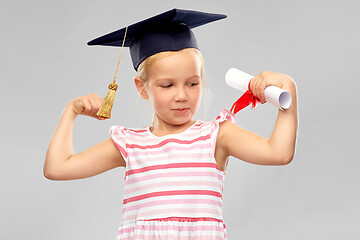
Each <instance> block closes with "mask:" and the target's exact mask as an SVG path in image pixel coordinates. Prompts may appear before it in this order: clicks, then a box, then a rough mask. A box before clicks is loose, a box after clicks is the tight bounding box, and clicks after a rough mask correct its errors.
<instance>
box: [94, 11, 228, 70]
mask: <svg viewBox="0 0 360 240" xmlns="http://www.w3.org/2000/svg"><path fill="white" fill-rule="evenodd" d="M223 18H226V15H223V14H214V13H205V12H198V11H192V10H182V9H172V10H169V11H166V12H164V13H161V14H159V15H156V16H154V17H151V18H148V19H145V20H143V21H140V22H138V23H135V24H132V25H130V26H128V29H127V34H126V39H125V42H124V47H129V48H130V54H131V59H132V62H133V66H134V69H135V70H137V67H138V66H139V65H140V63H141V62H142V61H143V60H145V59H146V58H147V57H150V56H151V55H154V54H155V53H159V52H164V51H178V50H181V49H184V48H191V47H193V48H198V45H197V42H196V39H195V36H194V34H193V32H192V31H191V29H192V28H195V27H198V26H201V25H204V24H207V23H210V22H213V21H216V20H220V19H223ZM125 30H126V28H122V29H119V30H117V31H114V32H111V33H109V34H106V35H104V36H101V37H98V38H96V39H94V40H92V41H90V42H88V45H102V46H115V47H120V46H122V43H123V39H124V36H125Z"/></svg>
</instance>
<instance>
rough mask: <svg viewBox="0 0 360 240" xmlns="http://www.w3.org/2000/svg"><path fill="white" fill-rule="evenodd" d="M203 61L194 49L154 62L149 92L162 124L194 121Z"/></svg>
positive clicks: (159, 121)
mask: <svg viewBox="0 0 360 240" xmlns="http://www.w3.org/2000/svg"><path fill="white" fill-rule="evenodd" d="M201 65H202V61H201V59H200V56H198V55H197V54H196V53H195V52H194V51H193V50H192V49H184V50H182V51H179V52H176V53H174V54H172V55H170V56H166V57H163V58H159V59H156V60H155V61H154V62H153V63H151V67H149V69H148V75H147V76H148V82H147V84H146V93H147V95H148V98H149V100H150V102H151V104H152V106H153V108H154V111H155V114H156V120H157V121H158V123H159V124H169V125H183V124H185V125H186V124H192V122H193V119H192V117H193V116H194V114H195V113H196V112H197V110H198V108H199V105H200V101H201V93H202V79H201Z"/></svg>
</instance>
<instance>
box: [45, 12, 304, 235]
mask: <svg viewBox="0 0 360 240" xmlns="http://www.w3.org/2000/svg"><path fill="white" fill-rule="evenodd" d="M187 14H188V13H187ZM129 30H130V27H129ZM187 31H190V29H188V30H187ZM155 39H156V40H157V41H158V36H156V37H155ZM176 41H179V40H178V39H177V40H176ZM180 42H183V39H182V40H181V41H180ZM147 44H148V43H147ZM183 46H184V45H182V46H181V47H180V48H179V49H176V50H171V51H168V50H160V51H158V52H156V53H155V54H153V53H151V54H150V55H149V56H146V57H145V58H144V59H143V60H141V61H138V60H139V58H141V57H134V55H132V58H133V62H134V67H135V69H136V70H137V72H138V75H137V76H136V77H135V79H134V82H135V86H136V88H137V90H138V92H139V94H140V95H141V97H142V98H144V99H149V101H150V103H151V105H152V107H153V110H154V119H153V123H152V125H151V126H150V127H144V128H138V129H134V128H124V127H121V126H113V127H111V129H110V133H111V138H109V139H108V140H106V141H104V142H102V143H99V144H98V145H95V146H93V147H91V148H89V149H88V150H86V151H84V152H81V153H77V154H74V153H73V144H72V130H73V125H74V121H75V119H76V117H77V116H78V115H79V114H82V115H87V116H90V117H94V118H96V119H99V120H104V119H103V118H101V117H98V116H97V115H96V113H97V111H98V110H99V108H100V106H101V103H102V101H103V99H102V98H101V97H99V96H98V95H96V94H90V95H86V96H83V97H79V98H76V99H73V100H71V101H70V102H69V103H68V104H67V105H66V107H65V110H64V112H63V114H62V117H61V119H60V122H59V124H58V126H57V128H56V130H55V133H54V135H53V138H52V139H51V142H50V144H49V147H48V151H47V154H46V159H45V165H44V175H45V177H46V178H48V179H52V180H70V179H80V178H87V177H90V176H94V175H97V174H100V173H102V172H105V171H108V170H110V169H113V168H116V167H125V168H126V174H125V178H124V181H125V190H124V199H123V223H122V224H121V226H120V228H119V231H118V236H117V238H118V239H210V240H211V239H226V227H225V224H224V221H223V218H222V193H223V183H224V177H225V172H226V166H227V160H228V157H229V156H233V157H235V158H238V159H241V160H243V161H247V162H249V163H254V164H260V165H284V164H288V163H290V162H291V160H292V159H293V156H294V152H295V143H296V134H297V124H298V117H297V101H296V100H297V96H296V85H295V82H294V80H293V79H292V78H291V77H289V76H287V75H285V74H280V73H274V72H268V71H264V72H262V73H261V74H259V75H258V76H256V77H254V78H253V79H251V81H250V85H249V86H250V90H251V91H252V92H253V94H254V96H255V97H257V98H258V99H259V100H260V101H261V102H262V103H264V102H265V99H264V89H265V87H267V86H269V85H273V86H277V87H280V88H282V89H285V90H287V91H288V92H290V93H291V95H292V99H293V101H292V105H291V107H290V108H289V109H287V110H285V111H279V113H278V118H277V121H276V124H275V127H274V130H273V133H272V135H271V137H270V138H269V139H266V138H263V137H260V136H258V135H256V134H255V133H252V132H249V131H246V130H244V129H242V128H240V127H239V126H237V125H236V124H235V116H234V115H233V114H232V113H231V112H229V111H227V110H225V109H224V110H222V111H221V113H220V114H219V116H218V117H217V118H216V119H215V120H213V121H209V122H206V121H201V120H195V119H194V118H193V116H194V114H195V113H196V112H197V110H198V107H199V104H200V99H201V94H202V88H203V81H204V79H203V75H204V74H203V73H204V61H203V59H202V56H201V54H200V51H199V50H198V49H197V48H196V47H193V46H191V44H190V46H191V47H189V44H188V45H186V46H185V47H183ZM140 55H142V54H140Z"/></svg>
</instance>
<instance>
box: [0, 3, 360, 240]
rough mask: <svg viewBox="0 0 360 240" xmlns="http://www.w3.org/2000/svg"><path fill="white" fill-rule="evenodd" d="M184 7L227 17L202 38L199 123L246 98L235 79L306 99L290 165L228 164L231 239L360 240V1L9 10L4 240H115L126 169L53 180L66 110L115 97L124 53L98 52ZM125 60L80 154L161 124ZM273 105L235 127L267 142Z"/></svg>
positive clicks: (77, 135)
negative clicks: (103, 39)
mask: <svg viewBox="0 0 360 240" xmlns="http://www.w3.org/2000/svg"><path fill="white" fill-rule="evenodd" d="M174 7H177V8H183V9H194V10H200V11H208V12H217V13H223V14H226V15H228V18H227V19H225V20H222V21H219V22H216V23H211V24H209V25H207V26H204V27H201V28H197V29H194V32H195V35H196V36H197V39H198V42H199V46H200V48H201V51H202V53H203V55H204V58H205V61H206V77H207V80H208V85H209V88H210V89H211V98H210V99H208V101H207V105H208V108H207V109H206V108H205V107H204V105H205V104H202V107H201V109H200V111H199V113H198V114H197V118H201V119H204V120H211V119H213V118H214V117H216V116H217V114H218V113H219V112H220V111H221V109H222V108H230V106H231V104H232V103H233V101H235V100H236V99H237V98H238V97H239V96H240V94H241V92H239V91H237V90H235V89H232V88H230V87H228V86H227V85H226V84H225V81H224V75H225V73H226V71H227V70H228V69H229V68H230V67H237V68H239V69H242V70H244V71H246V72H248V73H250V74H253V75H256V74H258V73H260V72H261V71H262V70H269V71H274V72H283V73H286V74H289V75H290V76H292V77H293V78H294V79H295V81H296V83H297V87H298V100H299V118H300V125H299V134H298V143H297V151H296V156H295V158H294V160H293V162H292V163H291V164H289V165H286V166H277V167H274V166H258V165H252V164H248V163H245V162H243V161H241V160H238V159H234V158H231V159H230V162H229V165H228V171H227V175H226V181H225V190H224V219H225V223H226V225H227V230H228V238H229V239H230V240H235V239H246V240H251V239H268V240H271V239H277V240H279V239H286V240H288V239H359V234H360V230H359V225H358V224H359V212H360V208H359V200H360V194H359V186H358V182H359V176H358V169H359V166H360V163H359V157H358V156H359V140H358V136H359V120H360V119H359V110H358V106H357V103H358V102H359V97H358V95H357V93H358V91H359V81H358V80H359V55H360V47H359V42H360V39H359V22H360V15H359V10H360V3H359V1H356V0H353V1H329V0H327V1H325V0H324V1H304V0H302V1H288V0H282V1H280V0H278V1H267V0H259V1H254V0H252V1H236V0H232V1H222V2H221V1H184V0H182V1H119V0H118V1H89V0H87V1H85V0H81V1H80V0H78V1H69V0H66V1H65V0H63V1H45V0H44V1H40V0H34V1H25V0H19V1H2V2H1V8H0V9H1V10H0V13H1V14H0V25H1V28H0V29H1V40H0V41H1V44H0V49H1V55H0V61H1V71H0V79H1V90H0V91H1V94H0V98H1V99H0V100H1V107H2V117H1V126H0V127H1V134H0V140H1V150H0V151H1V152H0V153H1V155H0V156H1V161H0V164H1V165H0V171H1V174H0V184H1V198H0V206H1V209H0V210H1V212H0V221H1V223H0V226H1V231H0V239H38V240H42V239H44V240H45V239H54V240H56V239H61V240H63V239H76V240H77V239H87V240H90V239H94V240H95V239H115V236H116V232H117V228H118V226H119V224H120V221H121V217H122V216H121V207H122V205H121V204H122V196H123V195H122V193H123V176H124V168H117V169H113V170H111V171H108V172H106V173H103V174H100V175H98V176H95V177H92V178H88V179H82V180H75V181H58V182H57V181H50V180H47V179H46V178H45V177H44V176H43V172H42V171H43V164H44V159H45V153H46V149H47V146H48V143H49V141H50V139H51V136H52V134H53V132H54V130H55V127H56V125H57V123H58V120H59V118H60V115H61V113H62V111H63V109H64V107H65V104H66V103H67V102H68V101H70V100H71V99H73V98H75V97H77V96H82V95H85V94H89V93H97V94H99V95H100V96H102V97H104V96H105V94H106V92H107V89H106V87H107V85H108V84H109V83H110V82H111V81H112V78H113V74H114V72H115V67H116V63H117V58H118V55H119V48H111V47H88V46H87V45H86V43H87V41H89V40H91V39H93V38H95V37H98V36H100V35H102V34H105V33H108V32H111V31H113V30H117V29H119V28H121V27H123V26H125V25H129V24H132V23H134V22H137V21H139V20H142V19H144V18H147V17H150V16H153V15H156V14H158V13H161V12H163V11H166V10H169V9H172V8H174ZM128 53H129V52H128V49H125V50H124V54H123V58H122V61H121V63H120V70H119V73H118V78H117V81H118V82H119V83H120V88H119V90H118V92H117V95H116V102H115V105H114V109H113V114H112V118H111V119H110V120H107V121H97V120H95V119H91V118H88V117H84V116H80V117H79V118H78V119H77V120H76V124H75V130H74V149H75V151H76V152H79V151H83V150H85V149H87V148H89V147H90V146H92V145H94V144H96V143H98V142H100V141H103V140H105V139H107V138H108V137H109V135H108V130H109V127H110V126H112V125H123V126H126V127H140V126H144V125H148V124H150V122H151V116H152V111H151V108H150V105H149V104H148V103H147V102H146V101H144V100H141V99H140V98H139V97H138V96H137V92H136V89H135V87H134V84H133V80H132V79H133V77H134V76H135V72H134V70H133V69H132V65H131V61H130V57H129V54H128ZM276 116H277V109H276V108H275V107H273V106H272V105H270V104H265V105H261V106H259V108H258V109H256V110H253V111H252V110H250V108H246V109H244V110H243V111H241V112H239V113H238V114H237V122H238V124H239V125H240V126H242V127H243V128H245V129H248V130H251V131H254V132H256V133H258V134H260V135H262V136H265V137H269V136H270V134H271V132H272V129H273V126H274V123H275V120H276Z"/></svg>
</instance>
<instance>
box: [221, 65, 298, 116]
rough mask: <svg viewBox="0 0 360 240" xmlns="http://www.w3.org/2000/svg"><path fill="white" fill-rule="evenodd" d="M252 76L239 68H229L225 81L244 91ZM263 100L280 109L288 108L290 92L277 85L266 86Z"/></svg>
mask: <svg viewBox="0 0 360 240" xmlns="http://www.w3.org/2000/svg"><path fill="white" fill-rule="evenodd" d="M253 77H254V76H251V75H250V74H247V73H245V72H243V71H240V70H239V69H236V68H230V69H229V70H228V71H227V72H226V75H225V81H226V84H227V85H229V86H230V87H233V88H235V89H238V90H241V91H243V92H246V91H247V90H248V85H249V82H250V79H252V78H253ZM265 100H266V101H267V102H269V103H271V104H272V105H274V106H276V107H277V108H280V109H281V110H283V109H288V108H289V107H290V105H291V94H290V93H289V92H287V91H285V90H283V89H281V88H279V87H275V86H268V87H266V88H265Z"/></svg>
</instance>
